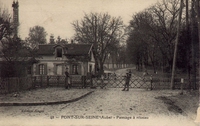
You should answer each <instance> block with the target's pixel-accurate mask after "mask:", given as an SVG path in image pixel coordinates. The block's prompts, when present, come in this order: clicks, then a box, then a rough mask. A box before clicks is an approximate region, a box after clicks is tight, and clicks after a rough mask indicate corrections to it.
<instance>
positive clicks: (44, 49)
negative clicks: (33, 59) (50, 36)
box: [37, 44, 55, 55]
mask: <svg viewBox="0 0 200 126" xmlns="http://www.w3.org/2000/svg"><path fill="white" fill-rule="evenodd" d="M54 46H55V45H52V44H45V45H39V49H38V51H37V53H38V54H39V55H53V52H54V48H53V47H54Z"/></svg>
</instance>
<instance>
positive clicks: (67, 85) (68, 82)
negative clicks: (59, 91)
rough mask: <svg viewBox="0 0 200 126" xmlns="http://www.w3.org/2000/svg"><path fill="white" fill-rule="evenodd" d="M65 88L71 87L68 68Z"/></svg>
mask: <svg viewBox="0 0 200 126" xmlns="http://www.w3.org/2000/svg"><path fill="white" fill-rule="evenodd" d="M65 88H66V89H69V88H70V78H69V72H68V68H66V69H65Z"/></svg>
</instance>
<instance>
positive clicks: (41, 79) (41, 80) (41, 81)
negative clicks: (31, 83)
mask: <svg viewBox="0 0 200 126" xmlns="http://www.w3.org/2000/svg"><path fill="white" fill-rule="evenodd" d="M42 83H43V78H42V75H41V76H40V87H42V85H43V84H42Z"/></svg>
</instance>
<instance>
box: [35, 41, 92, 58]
mask: <svg viewBox="0 0 200 126" xmlns="http://www.w3.org/2000/svg"><path fill="white" fill-rule="evenodd" d="M55 46H56V45H54V44H44V45H39V49H38V54H39V55H53V52H54V47H55ZM62 46H63V45H62ZM91 46H92V44H67V45H64V48H65V49H66V54H65V55H79V56H80V55H86V54H88V53H89V51H90V49H91Z"/></svg>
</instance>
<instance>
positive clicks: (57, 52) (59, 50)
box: [56, 48, 62, 57]
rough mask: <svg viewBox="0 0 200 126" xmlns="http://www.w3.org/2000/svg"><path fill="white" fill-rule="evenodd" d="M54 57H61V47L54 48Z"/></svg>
mask: <svg viewBox="0 0 200 126" xmlns="http://www.w3.org/2000/svg"><path fill="white" fill-rule="evenodd" d="M56 57H62V48H57V49H56Z"/></svg>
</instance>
